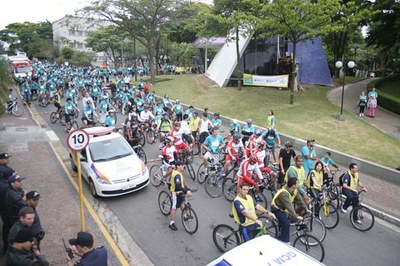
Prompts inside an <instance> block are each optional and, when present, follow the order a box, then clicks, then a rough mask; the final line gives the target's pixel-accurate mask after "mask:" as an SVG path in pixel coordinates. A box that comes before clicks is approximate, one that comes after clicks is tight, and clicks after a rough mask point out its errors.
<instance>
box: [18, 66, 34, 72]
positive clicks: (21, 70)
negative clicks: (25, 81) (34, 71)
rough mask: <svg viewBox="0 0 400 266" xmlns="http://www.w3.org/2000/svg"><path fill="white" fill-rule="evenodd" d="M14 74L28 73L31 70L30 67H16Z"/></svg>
mask: <svg viewBox="0 0 400 266" xmlns="http://www.w3.org/2000/svg"><path fill="white" fill-rule="evenodd" d="M15 72H16V73H29V72H31V68H30V67H17V68H16V69H15Z"/></svg>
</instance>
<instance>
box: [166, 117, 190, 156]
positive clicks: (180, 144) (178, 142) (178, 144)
mask: <svg viewBox="0 0 400 266" xmlns="http://www.w3.org/2000/svg"><path fill="white" fill-rule="evenodd" d="M183 133H184V131H183V129H182V128H181V124H180V123H179V122H178V121H175V122H174V127H173V128H172V130H171V131H170V132H169V136H171V137H173V138H174V145H175V148H176V150H177V151H180V150H186V151H187V152H190V148H189V146H188V145H187V144H186V143H185V142H184V141H183V139H182V136H183Z"/></svg>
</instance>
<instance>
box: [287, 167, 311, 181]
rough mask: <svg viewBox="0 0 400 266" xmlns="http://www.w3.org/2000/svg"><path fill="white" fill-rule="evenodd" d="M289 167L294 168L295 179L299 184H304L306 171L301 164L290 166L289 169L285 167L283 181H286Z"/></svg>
mask: <svg viewBox="0 0 400 266" xmlns="http://www.w3.org/2000/svg"><path fill="white" fill-rule="evenodd" d="M290 169H294V170H295V171H296V173H297V181H299V185H302V186H304V185H305V183H306V172H305V171H304V168H303V166H301V167H300V168H298V167H296V166H293V165H292V166H290V167H289V169H287V171H286V175H285V182H286V183H287V181H288V178H289V177H288V173H289V170H290Z"/></svg>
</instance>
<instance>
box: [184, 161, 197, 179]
mask: <svg viewBox="0 0 400 266" xmlns="http://www.w3.org/2000/svg"><path fill="white" fill-rule="evenodd" d="M186 170H187V171H188V173H189V176H190V177H191V178H192V179H193V180H196V172H195V171H194V168H193V165H192V164H191V163H187V164H186Z"/></svg>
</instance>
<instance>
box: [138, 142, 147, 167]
mask: <svg viewBox="0 0 400 266" xmlns="http://www.w3.org/2000/svg"><path fill="white" fill-rule="evenodd" d="M136 154H137V156H138V157H139V158H140V160H142V161H143V162H144V163H145V164H147V156H146V153H145V151H144V150H143V149H142V147H140V146H139V147H138V148H137V149H136Z"/></svg>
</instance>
